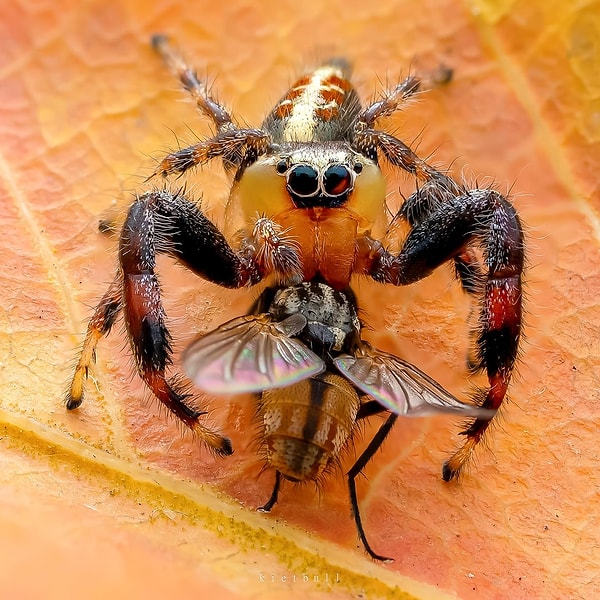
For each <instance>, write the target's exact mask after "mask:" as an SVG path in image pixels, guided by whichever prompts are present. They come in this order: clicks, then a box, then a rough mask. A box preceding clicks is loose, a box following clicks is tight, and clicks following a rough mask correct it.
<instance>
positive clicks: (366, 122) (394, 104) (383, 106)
mask: <svg viewBox="0 0 600 600" xmlns="http://www.w3.org/2000/svg"><path fill="white" fill-rule="evenodd" d="M420 88H421V81H420V80H419V78H418V77H415V76H413V75H410V76H409V77H407V78H406V79H404V81H402V82H400V83H399V84H398V85H397V86H396V87H395V88H394V89H393V90H391V91H390V92H388V93H387V94H385V95H384V97H383V98H382V99H381V100H378V101H377V102H373V103H372V104H370V105H369V106H367V107H366V108H365V109H364V110H363V111H362V112H361V113H360V115H358V117H357V119H356V121H355V125H354V127H355V129H356V130H357V131H363V130H365V129H370V128H371V127H373V126H374V125H375V122H376V121H377V119H380V118H381V117H387V116H390V115H392V114H393V113H395V112H396V111H397V110H398V109H399V108H400V106H401V105H402V104H403V103H404V102H406V101H407V100H408V99H409V98H410V97H411V96H413V95H414V94H416V93H417V92H418V91H419V89H420Z"/></svg>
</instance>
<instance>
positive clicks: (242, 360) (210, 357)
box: [183, 314, 325, 394]
mask: <svg viewBox="0 0 600 600" xmlns="http://www.w3.org/2000/svg"><path fill="white" fill-rule="evenodd" d="M305 326H306V318H305V317H303V316H302V315H299V314H298V315H292V316H291V317H289V318H288V319H286V320H284V321H282V322H280V323H273V322H272V321H271V319H270V318H269V316H268V315H251V316H245V317H238V318H237V319H233V320H232V321H229V322H227V323H225V324H223V325H221V326H220V327H218V328H217V329H215V330H214V331H212V332H210V333H208V334H207V335H205V336H203V337H201V338H199V339H198V340H196V341H194V342H192V343H191V344H190V346H188V348H187V349H186V350H185V352H184V353H183V366H184V368H185V371H186V373H187V374H188V375H189V377H190V378H191V380H192V381H193V382H194V383H195V384H196V385H197V386H198V387H199V388H200V389H201V390H204V391H205V392H208V393H211V394H237V393H245V392H261V391H263V390H267V389H271V388H278V387H286V386H288V385H291V384H293V383H296V382H298V381H302V380H303V379H307V378H309V377H312V376H314V375H317V374H318V373H321V372H322V371H324V370H325V363H324V362H323V360H322V359H321V358H320V357H319V356H317V355H316V354H315V353H314V352H312V351H311V350H309V349H308V348H307V347H306V346H304V344H302V343H300V342H299V341H298V340H295V339H292V338H291V337H289V336H292V335H295V334H296V333H298V332H299V331H300V330H302V329H303V328H304V327H305Z"/></svg>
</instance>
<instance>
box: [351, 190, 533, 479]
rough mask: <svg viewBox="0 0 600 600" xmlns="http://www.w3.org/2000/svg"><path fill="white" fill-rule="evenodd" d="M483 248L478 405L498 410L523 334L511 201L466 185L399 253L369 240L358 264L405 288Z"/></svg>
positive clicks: (471, 433)
mask: <svg viewBox="0 0 600 600" xmlns="http://www.w3.org/2000/svg"><path fill="white" fill-rule="evenodd" d="M473 243H477V244H480V245H481V247H482V249H483V255H484V260H485V264H486V267H487V269H486V272H485V274H484V276H483V283H482V296H483V298H482V302H481V309H480V315H479V331H478V336H477V341H476V344H477V355H478V356H477V358H478V361H479V364H478V365H477V366H478V367H480V368H482V369H485V370H486V372H487V377H488V380H489V384H490V387H489V389H488V390H487V392H486V393H485V397H484V398H483V401H482V403H481V405H482V406H483V407H484V408H489V409H495V410H496V409H498V408H499V407H500V405H501V404H502V402H503V400H504V397H505V395H506V392H507V388H508V384H509V381H510V378H511V375H512V371H513V367H514V363H515V361H516V358H517V352H518V346H519V339H520V335H521V318H522V314H521V304H522V286H521V278H522V273H523V267H524V249H523V232H522V228H521V224H520V221H519V218H518V216H517V213H516V211H515V209H514V207H513V206H512V204H511V203H510V202H509V201H508V200H507V199H506V198H504V197H503V196H502V195H501V194H499V193H498V192H496V191H494V190H489V189H487V190H471V191H468V192H465V193H463V194H461V195H460V196H457V197H455V198H451V199H448V200H447V201H446V202H444V203H441V204H439V205H438V206H437V207H436V208H435V209H433V210H432V211H431V212H430V213H429V214H428V216H427V217H426V218H424V219H423V220H422V221H421V222H420V223H418V224H417V225H416V226H415V227H414V228H413V229H412V230H411V231H410V233H409V235H408V237H407V238H406V240H405V242H404V245H403V247H402V249H401V250H400V252H399V254H397V255H393V254H391V253H389V252H387V251H386V250H385V249H384V248H383V247H382V245H381V244H378V243H376V242H372V243H371V246H370V249H368V248H367V245H366V244H365V245H364V246H363V248H362V250H361V251H362V253H363V258H362V259H361V262H360V264H361V268H362V269H363V272H365V273H366V274H369V275H371V277H373V278H374V279H375V280H377V281H381V282H387V283H392V284H394V285H407V284H410V283H413V282H415V281H418V280H420V279H423V278H424V277H426V276H427V275H429V274H430V273H431V272H432V271H433V270H434V269H435V268H437V267H438V266H439V265H441V264H442V263H444V262H446V261H447V260H450V259H453V258H455V257H457V256H461V255H463V253H464V252H465V249H466V248H468V246H469V245H470V244H473ZM489 423H490V421H488V420H485V419H476V420H475V421H474V422H473V424H472V425H471V426H470V427H469V428H468V429H467V430H466V431H465V432H464V434H465V436H466V437H467V440H466V442H465V444H464V445H463V447H462V448H460V449H459V450H458V451H457V452H456V453H455V454H454V455H453V456H452V457H451V458H450V460H448V461H447V463H446V464H445V465H444V470H443V477H444V479H445V480H446V481H448V480H450V479H452V478H454V477H456V476H457V475H458V474H459V472H460V470H461V469H462V467H463V466H464V464H465V463H466V462H467V461H468V459H469V457H470V455H471V453H472V451H473V449H474V448H475V446H476V445H477V444H478V443H479V441H480V440H481V438H482V436H483V434H484V432H485V431H486V429H487V428H488V426H489Z"/></svg>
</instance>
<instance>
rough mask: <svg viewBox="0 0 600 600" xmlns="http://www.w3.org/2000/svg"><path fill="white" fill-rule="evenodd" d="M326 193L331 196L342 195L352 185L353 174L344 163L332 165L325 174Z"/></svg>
mask: <svg viewBox="0 0 600 600" xmlns="http://www.w3.org/2000/svg"><path fill="white" fill-rule="evenodd" d="M323 186H324V187H325V193H327V194H329V195H330V196H341V195H342V194H345V193H346V192H347V191H348V190H349V189H350V188H351V187H352V176H351V175H350V171H348V169H347V168H346V167H345V166H344V165H332V166H331V167H329V168H328V169H327V170H326V171H325V174H324V175H323Z"/></svg>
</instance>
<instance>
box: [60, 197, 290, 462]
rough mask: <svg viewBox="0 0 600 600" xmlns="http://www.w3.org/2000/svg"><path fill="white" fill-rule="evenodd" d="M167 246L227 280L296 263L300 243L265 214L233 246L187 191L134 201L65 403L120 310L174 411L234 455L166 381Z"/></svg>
mask: <svg viewBox="0 0 600 600" xmlns="http://www.w3.org/2000/svg"><path fill="white" fill-rule="evenodd" d="M161 253H166V254H169V255H171V256H173V257H174V258H176V259H177V260H179V262H181V263H183V264H184V265H185V266H187V267H188V268H189V269H190V270H191V271H193V272H194V273H196V274H197V275H199V276H201V277H203V278H204V279H207V280H209V281H212V282H213V283H216V284H219V285H221V286H224V287H229V288H237V287H241V286H244V285H251V284H253V283H256V282H258V281H259V280H260V279H262V277H264V276H265V275H266V274H268V273H270V272H277V271H281V272H284V273H289V272H290V271H292V270H293V269H296V268H298V264H299V261H298V257H297V255H296V253H295V246H293V245H292V244H291V243H290V241H289V240H288V239H287V238H286V237H285V236H284V235H283V234H282V232H281V231H280V230H279V229H277V226H276V225H274V224H272V223H271V222H270V221H268V220H267V219H259V221H258V222H257V224H256V226H255V228H254V232H253V235H252V236H251V237H250V239H249V240H247V241H246V244H245V247H244V250H243V251H240V252H236V251H234V250H233V249H232V248H231V247H230V246H229V244H228V243H227V241H226V240H225V238H224V236H223V234H222V233H221V232H220V231H219V230H218V229H217V227H216V226H215V225H214V224H213V223H212V222H211V221H209V220H208V219H207V218H206V217H205V216H204V214H203V213H202V212H201V211H200V210H199V208H198V207H197V206H196V205H195V204H194V203H192V202H190V201H188V200H187V199H186V198H184V197H183V196H181V195H177V194H175V195H173V194H170V193H168V192H166V191H153V192H149V193H146V194H144V195H142V196H140V197H139V198H138V199H137V200H136V201H135V202H134V203H133V204H132V206H131V207H130V209H129V213H128V215H127V218H126V220H125V224H124V226H123V229H122V232H121V237H120V243H119V261H120V269H119V272H118V273H117V277H116V278H115V281H114V282H113V284H112V285H111V287H110V288H109V290H108V291H107V293H106V294H105V295H104V296H103V298H102V300H101V301H100V303H99V305H98V307H97V308H96V311H95V313H94V316H93V317H92V320H91V321H90V324H89V326H88V331H87V335H86V339H85V341H84V345H83V350H82V353H81V356H80V359H79V362H78V365H77V367H76V371H75V375H74V377H73V382H72V384H71V388H70V390H69V392H68V394H67V408H69V409H73V408H77V407H78V406H79V405H80V404H81V402H82V400H83V393H84V380H85V377H86V375H87V372H88V369H89V366H90V364H91V362H92V361H93V358H94V353H95V348H96V345H97V343H98V341H99V340H100V338H101V337H102V336H103V335H106V334H108V332H109V331H110V328H111V326H112V324H113V323H114V321H115V319H116V317H117V315H118V313H119V311H120V310H121V309H122V310H123V315H124V320H125V325H126V328H127V332H128V335H129V339H130V342H131V348H132V351H133V354H134V356H135V361H136V366H137V370H138V373H139V375H140V377H141V378H142V379H143V380H144V382H145V383H146V385H147V386H148V387H149V388H150V390H151V391H152V393H153V394H154V395H155V396H156V397H157V398H158V399H159V400H160V401H161V402H162V403H163V404H164V405H165V406H166V407H167V408H168V410H169V411H170V412H171V413H172V414H173V415H175V416H176V417H177V418H178V419H179V420H181V421H182V422H183V423H184V424H185V425H186V426H187V427H189V428H190V429H191V430H193V431H194V432H195V433H196V434H197V435H198V437H200V439H202V440H203V441H204V442H205V443H206V444H207V445H208V446H209V447H211V448H212V449H213V450H215V451H216V452H217V453H218V454H223V455H227V454H231V452H232V449H231V443H230V441H229V440H228V439H227V438H225V437H223V436H222V435H220V434H219V433H217V432H215V431H213V430H211V429H209V428H207V427H205V426H204V425H202V423H201V422H200V419H199V418H200V416H201V415H202V414H203V413H202V412H200V411H198V410H196V409H195V408H193V407H192V406H191V405H190V403H189V401H188V400H187V398H188V397H189V394H186V393H185V392H184V390H183V389H182V388H181V385H180V384H178V383H177V381H176V380H174V379H171V380H168V379H167V377H166V370H167V368H168V367H169V366H170V364H171V355H172V350H171V336H170V334H169V331H168V329H167V326H166V322H165V312H164V309H163V306H162V301H161V292H160V286H159V283H158V278H157V276H156V273H155V262H156V255H157V254H161Z"/></svg>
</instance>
